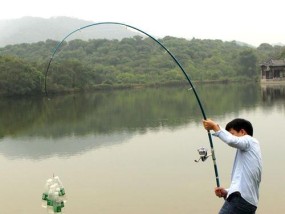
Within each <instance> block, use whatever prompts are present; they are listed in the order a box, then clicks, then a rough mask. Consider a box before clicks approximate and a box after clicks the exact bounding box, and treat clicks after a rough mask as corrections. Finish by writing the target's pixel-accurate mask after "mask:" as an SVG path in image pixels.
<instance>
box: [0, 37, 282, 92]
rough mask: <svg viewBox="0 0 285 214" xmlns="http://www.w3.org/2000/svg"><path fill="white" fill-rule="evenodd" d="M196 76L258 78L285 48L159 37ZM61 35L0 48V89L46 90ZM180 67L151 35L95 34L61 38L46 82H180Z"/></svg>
mask: <svg viewBox="0 0 285 214" xmlns="http://www.w3.org/2000/svg"><path fill="white" fill-rule="evenodd" d="M159 41H160V42H161V43H162V44H163V45H165V46H166V47H167V48H168V50H170V51H171V53H173V55H174V56H175V57H176V59H177V60H178V61H179V62H180V64H181V65H182V66H183V68H184V69H185V71H186V73H187V74H188V75H189V76H190V77H191V79H192V80H193V81H238V80H245V79H248V80H256V79H258V77H259V72H260V71H259V64H260V63H261V62H263V61H265V60H267V59H268V58H281V57H284V52H285V48H284V47H282V46H271V45H269V44H265V43H264V44H261V45H260V46H259V47H258V48H253V47H248V46H241V45H239V44H237V42H235V41H232V42H223V41H221V40H201V39H195V38H193V39H191V40H186V39H182V38H175V37H169V36H168V37H164V38H162V39H160V40H159ZM57 44H58V41H53V40H47V41H45V42H37V43H32V44H18V45H8V46H6V47H4V48H0V93H1V94H2V95H3V94H6V95H14V94H18V95H27V94H37V93H42V92H43V87H44V85H43V84H44V81H43V78H44V74H45V72H46V68H47V63H48V61H49V59H50V56H51V54H52V52H53V50H54V48H55V47H56V45H57ZM184 81H185V78H184V77H183V74H182V72H181V71H180V69H179V67H178V66H177V65H176V63H175V62H174V61H173V60H172V59H171V57H170V56H169V55H168V54H167V53H166V52H165V50H163V49H162V48H161V47H160V46H159V45H158V44H156V43H155V42H154V41H153V40H152V39H151V38H142V37H140V36H134V37H132V38H124V39H122V40H117V39H114V40H107V39H93V40H88V41H83V40H79V39H76V40H72V41H69V42H63V44H62V46H61V47H60V50H59V51H58V52H57V53H56V54H55V56H54V59H53V61H52V64H51V67H50V70H49V73H48V79H47V86H48V90H49V91H51V92H56V93H58V92H67V91H86V90H95V89H101V88H125V87H136V86H141V85H146V86H150V85H167V84H181V83H183V82H184Z"/></svg>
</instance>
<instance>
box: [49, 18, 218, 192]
mask: <svg viewBox="0 0 285 214" xmlns="http://www.w3.org/2000/svg"><path fill="white" fill-rule="evenodd" d="M96 25H121V26H125V27H128V28H131V29H134V30H136V31H138V32H141V33H142V34H144V35H146V36H148V37H149V38H151V39H152V40H153V41H154V42H156V43H157V44H158V45H160V46H161V47H162V48H163V49H164V50H165V51H166V52H167V53H168V54H169V56H170V57H171V58H172V59H173V60H174V62H175V63H176V64H177V65H178V67H179V68H180V70H181V71H182V73H183V74H184V76H185V78H186V79H187V81H188V83H189V85H190V86H191V89H192V90H193V92H194V95H195V97H196V100H197V102H198V105H199V107H200V110H201V113H202V115H203V118H204V120H206V119H207V117H206V113H205V111H204V108H203V106H202V103H201V101H200V98H199V96H198V93H197V91H196V89H195V87H194V85H193V83H192V81H191V79H190V77H189V75H188V74H187V73H186V72H185V70H184V68H183V67H182V65H181V64H180V63H179V62H178V60H177V59H176V58H175V56H174V55H173V54H172V53H171V52H170V51H169V50H168V49H167V48H166V47H165V46H164V45H163V44H162V43H161V42H160V41H158V40H157V39H155V38H154V37H153V36H151V35H150V34H148V33H146V32H145V31H142V30H140V29H138V28H136V27H133V26H131V25H128V24H124V23H120V22H97V23H93V24H90V25H86V26H83V27H81V28H78V29H76V30H74V31H72V32H70V33H69V34H67V35H66V36H65V37H64V38H63V39H62V40H61V41H60V42H59V43H58V44H57V46H56V48H55V49H54V51H53V53H52V55H51V57H50V60H49V63H48V66H47V69H46V73H45V94H46V96H47V95H48V93H47V75H48V72H49V68H50V65H51V62H52V60H53V58H54V56H55V54H56V52H57V50H58V49H59V48H60V47H61V45H62V44H63V42H64V41H65V40H66V39H67V38H68V37H69V36H71V35H72V34H74V33H76V32H77V31H81V30H83V29H85V28H89V27H92V26H96ZM207 132H208V138H209V143H210V146H211V157H212V160H213V165H214V171H215V176H216V184H217V187H219V186H220V181H219V175H218V166H217V163H216V157H215V151H214V145H213V140H212V136H211V133H210V131H209V130H208V131H207ZM198 152H199V154H200V156H201V157H200V158H201V159H202V160H203V161H205V160H206V159H207V157H208V156H207V152H206V153H205V151H204V152H203V151H201V152H200V151H199V149H198ZM205 154H206V155H205ZM197 162H198V161H197Z"/></svg>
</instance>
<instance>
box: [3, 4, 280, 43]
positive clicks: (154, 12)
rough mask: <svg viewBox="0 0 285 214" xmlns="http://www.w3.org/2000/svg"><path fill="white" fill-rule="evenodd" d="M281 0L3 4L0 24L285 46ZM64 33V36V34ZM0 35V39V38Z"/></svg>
mask: <svg viewBox="0 0 285 214" xmlns="http://www.w3.org/2000/svg"><path fill="white" fill-rule="evenodd" d="M283 2H284V1H283V0H270V1H269V0H235V1H234V0H169V1H167V0H141V1H136V0H80V1H71V0H69V1H62V0H49V1H46V0H25V1H24V0H4V1H2V2H1V10H0V11H1V12H0V20H3V19H16V18H21V17H24V16H33V17H42V18H50V17H56V16H68V17H73V18H79V19H84V20H88V21H93V22H94V23H95V22H108V21H111V22H121V23H124V24H128V25H131V26H133V27H136V28H139V29H141V30H143V31H145V32H147V33H148V34H150V35H152V36H154V37H160V38H161V37H164V36H174V37H182V38H186V39H192V38H193V37H195V38H197V39H221V40H223V41H232V40H237V41H241V42H246V43H249V44H251V45H255V46H259V45H260V44H261V43H269V44H276V43H283V44H285V12H284V8H285V6H284V5H285V2H284V3H283ZM67 33H68V32H67ZM0 36H1V35H0Z"/></svg>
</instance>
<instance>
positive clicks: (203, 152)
mask: <svg viewBox="0 0 285 214" xmlns="http://www.w3.org/2000/svg"><path fill="white" fill-rule="evenodd" d="M197 151H198V153H199V155H200V158H199V159H198V160H195V162H196V163H198V162H199V161H200V160H202V161H203V162H204V161H205V160H207V158H208V157H210V156H211V155H208V150H207V149H206V148H204V147H201V148H199V149H197Z"/></svg>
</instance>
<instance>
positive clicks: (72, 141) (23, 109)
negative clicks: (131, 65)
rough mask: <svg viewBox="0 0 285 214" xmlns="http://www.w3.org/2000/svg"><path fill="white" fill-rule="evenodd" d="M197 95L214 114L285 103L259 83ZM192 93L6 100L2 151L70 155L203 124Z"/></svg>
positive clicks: (203, 88)
mask: <svg viewBox="0 0 285 214" xmlns="http://www.w3.org/2000/svg"><path fill="white" fill-rule="evenodd" d="M197 91H198V93H199V95H200V97H201V99H202V103H203V104H204V107H205V111H206V113H207V115H208V116H211V115H220V116H223V115H226V114H228V113H233V112H234V113H238V112H239V111H242V110H244V109H247V110H248V109H252V108H256V107H257V106H259V105H263V103H264V102H266V103H270V105H268V108H271V107H273V103H274V102H276V101H278V100H282V99H283V100H284V87H280V88H274V89H269V88H266V89H263V88H262V89H261V90H260V86H259V85H258V84H225V85H224V84H219V85H199V86H198V87H197ZM260 91H261V93H260ZM192 93H193V92H191V90H190V91H189V90H187V89H185V88H161V89H142V90H124V91H108V92H96V93H90V94H76V95H66V96H59V97H52V98H50V99H47V98H32V99H1V100H0V108H1V110H2V111H1V113H0V118H1V121H0V136H1V140H0V152H1V153H2V154H3V155H5V156H8V157H10V158H17V157H25V158H32V159H39V158H44V157H49V156H52V155H58V156H70V155H76V154H78V153H82V152H84V151H88V150H91V149H96V148H100V147H102V146H110V145H114V144H119V143H122V142H125V141H126V140H128V139H130V138H132V137H133V136H134V135H136V134H138V133H145V132H147V131H148V130H149V129H152V130H155V129H160V128H161V127H167V128H169V129H177V128H179V127H181V126H185V125H187V124H189V123H190V122H192V123H196V124H200V121H201V119H202V116H201V112H200V109H199V108H198V105H197V102H196V100H195V97H194V95H193V94H192ZM283 103H284V102H283Z"/></svg>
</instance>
